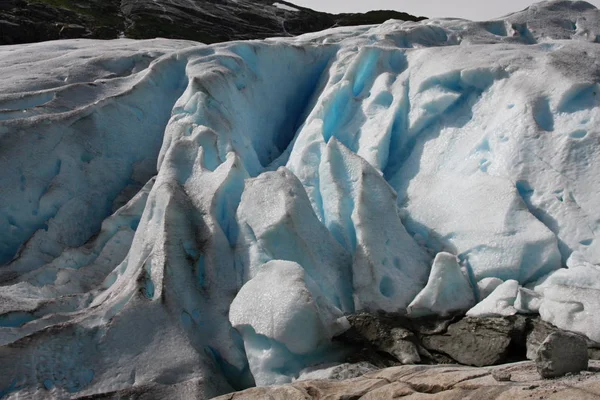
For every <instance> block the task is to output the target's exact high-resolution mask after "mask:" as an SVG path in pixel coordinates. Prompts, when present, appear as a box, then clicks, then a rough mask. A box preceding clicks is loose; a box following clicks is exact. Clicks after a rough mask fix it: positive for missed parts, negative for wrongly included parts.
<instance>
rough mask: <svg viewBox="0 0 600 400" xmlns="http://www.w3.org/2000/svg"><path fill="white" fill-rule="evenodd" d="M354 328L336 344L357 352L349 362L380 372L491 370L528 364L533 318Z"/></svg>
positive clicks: (360, 318)
mask: <svg viewBox="0 0 600 400" xmlns="http://www.w3.org/2000/svg"><path fill="white" fill-rule="evenodd" d="M348 321H349V322H350V326H351V328H350V329H349V330H348V331H346V332H345V333H343V334H342V335H340V336H338V337H337V338H336V340H338V341H341V342H343V343H345V344H347V345H350V346H355V347H357V351H355V352H352V354H351V356H350V357H349V360H348V361H349V362H358V361H368V362H370V363H373V364H374V365H377V366H379V367H388V366H392V365H395V364H396V365H397V364H419V363H425V364H438V363H441V364H448V363H458V364H464V365H473V366H478V367H482V366H487V365H496V364H501V363H506V362H510V361H522V360H525V359H526V357H525V356H526V350H525V348H526V346H525V342H526V334H527V318H526V317H523V316H509V317H494V318H468V317H467V318H463V319H455V320H452V319H432V318H417V319H409V318H406V317H403V316H400V315H393V314H383V313H380V314H368V313H360V314H357V315H351V316H349V317H348Z"/></svg>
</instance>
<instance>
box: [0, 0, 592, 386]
mask: <svg viewBox="0 0 600 400" xmlns="http://www.w3.org/2000/svg"><path fill="white" fill-rule="evenodd" d="M597 42H600V12H599V11H598V10H596V9H595V8H594V7H593V6H591V5H589V4H588V3H585V2H568V1H552V2H546V3H539V4H536V5H533V6H531V7H530V8H529V9H527V10H525V11H522V12H518V13H515V14H512V15H509V16H506V17H504V18H503V19H498V20H493V21H486V22H470V21H464V20H451V19H443V20H428V21H423V22H420V23H413V22H402V21H388V22H386V23H385V24H382V25H380V26H364V27H351V28H350V27H347V28H338V29H332V30H329V31H325V32H319V33H314V34H308V35H304V36H300V37H297V38H285V39H281V38H275V39H269V40H266V41H252V42H231V43H223V44H218V45H213V46H204V45H201V44H198V43H192V42H184V41H174V40H158V39H157V40H151V41H132V40H116V41H109V42H102V41H86V40H71V41H58V42H48V43H40V44H33V45H22V46H5V47H0V76H1V77H2V78H1V80H0V86H1V90H0V264H2V266H0V282H1V286H0V397H2V396H8V397H9V398H10V397H14V398H16V397H18V396H22V397H33V398H46V397H48V396H55V397H58V398H70V397H81V396H89V395H96V394H110V393H120V394H123V395H139V394H143V393H152V394H153V395H155V396H159V397H163V398H191V397H196V398H207V397H211V396H213V395H217V394H222V393H225V392H227V391H230V390H233V389H239V388H244V387H247V386H249V385H252V384H254V383H256V384H259V385H266V384H271V383H281V382H289V381H291V380H292V379H294V378H297V377H298V376H299V374H300V371H303V370H305V369H306V368H310V367H311V366H312V365H315V364H318V363H325V362H327V363H335V362H339V361H340V360H341V359H342V358H343V356H344V351H343V349H339V348H337V347H336V346H335V345H334V344H332V343H331V342H330V339H331V337H332V336H333V335H335V334H336V333H338V332H339V331H340V330H343V329H344V328H345V327H346V323H347V321H346V320H345V318H344V315H345V314H348V313H351V312H354V311H358V310H386V311H398V312H401V313H404V312H407V311H411V312H413V313H415V314H423V313H424V314H429V313H438V314H448V313H452V312H454V311H466V309H467V308H469V307H470V306H471V305H473V304H474V303H475V302H476V301H481V302H480V303H479V304H477V305H475V306H474V308H473V309H471V310H470V312H469V314H470V315H498V314H500V315H504V314H512V313H516V312H538V311H539V313H540V314H541V316H542V317H543V318H544V319H545V320H547V321H550V322H552V323H554V324H556V325H558V326H560V327H562V328H565V329H571V330H575V331H579V332H582V333H585V334H586V335H588V336H589V337H590V338H592V339H594V340H597V341H598V340H600V321H598V317H596V316H595V315H596V314H597V313H596V309H597V307H598V299H599V298H600V274H599V271H600V267H599V266H598V264H600V240H597V239H596V235H597V232H598V229H599V228H600V208H599V207H598V204H600V130H599V129H598V128H597V127H598V124H599V122H600V107H599V106H600V92H599V90H600V65H599V64H598V60H599V59H600V46H599V44H598V43H597ZM39 60H43V61H39ZM434 259H435V261H434ZM432 266H433V267H432ZM430 271H431V276H430Z"/></svg>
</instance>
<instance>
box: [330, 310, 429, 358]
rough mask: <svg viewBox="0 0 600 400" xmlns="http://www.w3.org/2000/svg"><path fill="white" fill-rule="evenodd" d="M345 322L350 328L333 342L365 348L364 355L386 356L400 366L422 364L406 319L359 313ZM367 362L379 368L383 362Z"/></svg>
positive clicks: (415, 341)
mask: <svg viewBox="0 0 600 400" xmlns="http://www.w3.org/2000/svg"><path fill="white" fill-rule="evenodd" d="M348 322H349V323H350V326H351V327H350V329H349V330H348V331H346V332H344V333H343V334H341V335H340V336H338V337H336V340H338V341H341V342H344V343H346V344H350V345H353V346H361V347H363V348H366V349H367V353H368V352H369V351H371V352H383V353H386V354H388V355H389V356H391V357H393V358H394V359H395V360H397V361H398V362H400V363H402V364H416V363H419V362H421V357H420V355H419V349H418V346H417V343H418V341H417V338H416V336H415V334H414V333H413V332H412V331H411V330H410V329H409V327H410V323H409V322H408V320H407V319H406V318H404V317H401V316H394V315H389V314H383V313H382V314H369V313H360V314H355V315H350V316H348ZM369 349H372V350H369ZM365 361H367V360H365ZM368 361H370V362H372V363H374V364H375V365H382V360H377V359H372V358H371V359H370V360H368ZM383 365H385V364H383Z"/></svg>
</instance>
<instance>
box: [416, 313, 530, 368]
mask: <svg viewBox="0 0 600 400" xmlns="http://www.w3.org/2000/svg"><path fill="white" fill-rule="evenodd" d="M525 329H526V320H525V318H524V317H522V316H511V317H505V318H469V317H467V318H464V319H462V320H460V321H458V322H456V323H454V324H452V325H450V326H449V327H448V330H447V332H446V333H444V334H439V335H431V336H425V337H423V338H422V345H423V347H425V348H426V349H427V350H428V351H430V352H435V353H442V354H445V355H447V356H449V357H451V358H452V359H453V360H456V361H457V362H458V363H460V364H465V365H474V366H479V367H481V366H487V365H496V364H501V363H505V362H508V361H509V360H510V359H511V358H517V359H522V358H524V353H525V350H524V348H523V349H522V347H523V346H522V344H523V343H524V337H525ZM521 353H523V354H521Z"/></svg>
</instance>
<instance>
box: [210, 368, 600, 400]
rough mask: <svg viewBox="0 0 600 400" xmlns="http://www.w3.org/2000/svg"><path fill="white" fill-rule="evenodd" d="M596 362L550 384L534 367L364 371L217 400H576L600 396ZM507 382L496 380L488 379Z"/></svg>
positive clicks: (268, 388)
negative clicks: (359, 374) (353, 375)
mask: <svg viewBox="0 0 600 400" xmlns="http://www.w3.org/2000/svg"><path fill="white" fill-rule="evenodd" d="M599 367H600V364H599V363H595V364H593V365H592V366H591V368H590V371H585V372H584V373H582V374H581V375H574V376H570V377H565V378H561V379H556V380H551V381H548V380H541V379H540V377H539V375H538V374H537V372H536V367H535V363H533V362H523V363H517V364H511V365H506V366H501V367H494V368H476V367H464V366H424V365H421V366H400V367H392V368H388V369H383V370H380V371H375V372H370V373H367V374H365V375H363V376H362V377H360V378H356V379H350V380H346V381H334V380H312V381H302V382H294V383H292V384H290V385H285V386H273V387H262V388H254V389H249V390H246V391H243V392H238V393H232V394H228V395H225V396H221V397H218V398H216V399H217V400H253V399H257V400H258V399H261V400H262V399H272V400H279V399H281V400H284V399H285V400H296V399H298V400H306V399H329V400H341V399H359V398H360V399H361V400H385V399H395V398H402V399H422V398H427V399H430V400H446V399H462V398H469V399H486V400H494V399H514V400H517V399H531V398H535V399H551V400H575V399H577V400H581V399H597V398H598V397H599V396H600V375H599V374H597V373H596V371H598V370H599ZM498 372H500V375H502V376H507V374H510V380H501V381H498V380H496V379H495V378H494V375H497V376H498Z"/></svg>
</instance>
